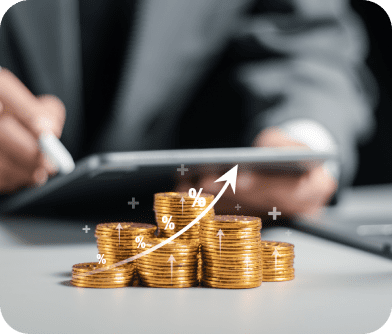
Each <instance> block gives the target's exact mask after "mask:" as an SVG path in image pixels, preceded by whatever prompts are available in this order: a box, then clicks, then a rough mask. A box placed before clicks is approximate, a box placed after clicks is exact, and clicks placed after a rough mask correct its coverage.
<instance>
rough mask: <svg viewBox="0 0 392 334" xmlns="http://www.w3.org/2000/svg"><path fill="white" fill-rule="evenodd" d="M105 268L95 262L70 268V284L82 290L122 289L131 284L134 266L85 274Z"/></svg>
mask: <svg viewBox="0 0 392 334" xmlns="http://www.w3.org/2000/svg"><path fill="white" fill-rule="evenodd" d="M103 267H105V266H104V265H102V264H99V263H96V262H88V263H79V264H75V265H73V266H72V280H71V283H72V284H73V285H75V286H78V287H82V288H100V289H104V288H122V287H125V286H129V285H131V284H132V280H133V276H134V271H135V270H134V268H135V266H134V264H132V263H131V264H130V265H128V266H127V267H115V268H112V269H109V270H105V271H102V272H99V273H96V274H89V275H86V273H88V272H90V271H93V270H96V269H99V268H103Z"/></svg>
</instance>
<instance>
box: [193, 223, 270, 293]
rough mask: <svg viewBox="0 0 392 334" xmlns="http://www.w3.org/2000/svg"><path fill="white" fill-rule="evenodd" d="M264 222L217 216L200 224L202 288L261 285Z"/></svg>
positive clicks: (233, 287)
mask: <svg viewBox="0 0 392 334" xmlns="http://www.w3.org/2000/svg"><path fill="white" fill-rule="evenodd" d="M260 229H261V219H260V218H257V217H246V216H215V218H214V219H210V220H203V221H202V222H201V224H200V243H201V250H202V252H201V256H202V261H203V262H202V284H203V285H204V286H209V287H214V288H231V289H240V288H254V287H257V286H260V285H261V283H262V278H263V272H262V258H261V236H260Z"/></svg>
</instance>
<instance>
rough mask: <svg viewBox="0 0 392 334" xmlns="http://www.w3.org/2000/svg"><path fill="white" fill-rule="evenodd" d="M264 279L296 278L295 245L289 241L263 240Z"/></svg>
mask: <svg viewBox="0 0 392 334" xmlns="http://www.w3.org/2000/svg"><path fill="white" fill-rule="evenodd" d="M261 250H262V257H263V281H265V282H280V281H290V280H292V279H294V257H295V256H294V245H293V244H289V243H287V242H276V241H262V242H261Z"/></svg>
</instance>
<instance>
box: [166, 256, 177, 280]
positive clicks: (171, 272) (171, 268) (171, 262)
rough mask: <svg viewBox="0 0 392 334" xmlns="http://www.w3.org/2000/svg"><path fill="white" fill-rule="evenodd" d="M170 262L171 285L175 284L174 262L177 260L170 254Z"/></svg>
mask: <svg viewBox="0 0 392 334" xmlns="http://www.w3.org/2000/svg"><path fill="white" fill-rule="evenodd" d="M169 261H170V284H172V283H173V262H176V259H175V258H174V256H173V254H170V257H169V260H167V262H169Z"/></svg>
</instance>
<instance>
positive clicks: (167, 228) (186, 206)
mask: <svg viewBox="0 0 392 334" xmlns="http://www.w3.org/2000/svg"><path fill="white" fill-rule="evenodd" d="M191 190H194V189H191ZM190 195H191V196H190ZM213 199H214V195H210V194H203V193H201V194H200V195H197V194H196V191H194V194H192V192H191V191H190V192H189V193H185V192H183V193H179V192H167V193H158V194H155V195H154V211H155V218H156V222H157V225H158V235H159V237H171V236H172V235H173V234H175V233H176V232H178V231H179V230H181V229H183V228H184V227H185V226H187V225H188V224H189V223H190V222H192V221H193V220H194V219H195V218H196V217H197V216H199V215H200V214H201V213H202V212H203V211H204V209H205V208H206V207H207V206H208V205H209V204H210V203H211V202H212V201H213ZM214 214H215V213H214V209H213V208H212V209H211V210H210V211H208V212H207V213H206V215H205V216H204V217H203V219H206V218H212V217H213V216H214ZM171 224H172V225H171ZM173 225H174V226H173ZM199 225H200V222H197V223H196V224H195V225H193V226H192V227H191V228H190V229H189V230H187V231H186V232H185V233H184V234H182V235H180V236H179V239H193V240H199Z"/></svg>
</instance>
